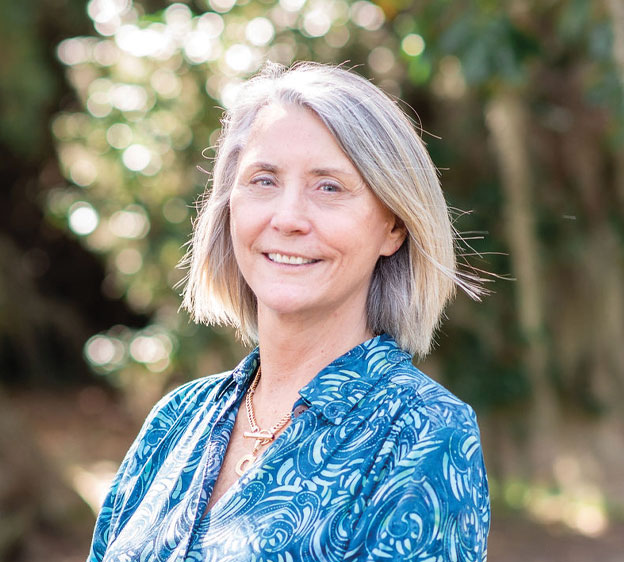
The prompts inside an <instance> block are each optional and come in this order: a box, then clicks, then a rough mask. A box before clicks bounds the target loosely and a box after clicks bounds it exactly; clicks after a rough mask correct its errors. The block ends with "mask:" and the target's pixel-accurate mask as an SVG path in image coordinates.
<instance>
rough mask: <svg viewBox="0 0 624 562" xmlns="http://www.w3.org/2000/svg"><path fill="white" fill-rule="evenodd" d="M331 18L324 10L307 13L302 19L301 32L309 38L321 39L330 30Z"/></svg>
mask: <svg viewBox="0 0 624 562" xmlns="http://www.w3.org/2000/svg"><path fill="white" fill-rule="evenodd" d="M331 23H332V20H331V17H330V16H329V14H328V13H327V10H325V9H320V8H319V9H316V10H312V11H310V12H308V13H307V14H306V15H305V16H304V18H303V30H304V31H305V32H306V33H307V34H308V35H310V36H311V37H322V36H323V35H325V34H326V33H327V32H328V31H329V30H330V28H331Z"/></svg>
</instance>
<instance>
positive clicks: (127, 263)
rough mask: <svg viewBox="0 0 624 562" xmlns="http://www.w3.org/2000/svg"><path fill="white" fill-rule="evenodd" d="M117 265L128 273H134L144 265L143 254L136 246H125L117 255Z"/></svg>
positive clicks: (123, 271) (120, 269) (122, 271)
mask: <svg viewBox="0 0 624 562" xmlns="http://www.w3.org/2000/svg"><path fill="white" fill-rule="evenodd" d="M115 267H116V268H117V269H118V270H119V271H121V273H124V274H126V275H133V274H135V273H136V272H137V271H139V270H140V269H141V267H143V256H142V255H141V252H139V251H138V250H136V249H135V248H124V249H123V250H121V252H119V253H118V254H117V256H116V257H115Z"/></svg>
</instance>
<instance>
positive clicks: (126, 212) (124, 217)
mask: <svg viewBox="0 0 624 562" xmlns="http://www.w3.org/2000/svg"><path fill="white" fill-rule="evenodd" d="M108 227H109V228H110V230H111V232H112V233H113V234H114V235H115V236H119V237H120V238H130V239H137V238H144V237H145V236H146V235H147V233H148V232H149V229H150V223H149V219H148V218H147V213H146V212H145V209H144V208H143V207H141V206H140V205H129V206H128V207H126V208H125V209H123V210H122V211H117V212H115V213H113V215H112V216H111V217H110V219H108Z"/></svg>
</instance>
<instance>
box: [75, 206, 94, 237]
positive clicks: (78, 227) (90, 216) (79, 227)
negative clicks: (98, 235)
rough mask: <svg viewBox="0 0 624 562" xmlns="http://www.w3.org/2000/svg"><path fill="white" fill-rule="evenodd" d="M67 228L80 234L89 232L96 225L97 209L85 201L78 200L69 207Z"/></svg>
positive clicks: (83, 234)
mask: <svg viewBox="0 0 624 562" xmlns="http://www.w3.org/2000/svg"><path fill="white" fill-rule="evenodd" d="M68 215H69V228H70V229H71V230H72V231H73V232H75V233H76V234H78V235H80V236H86V235H87V234H91V233H92V232H93V231H94V230H95V229H96V228H97V226H98V224H99V222H100V218H99V216H98V214H97V211H96V210H95V209H94V208H93V206H91V205H90V204H89V203H87V202H86V201H78V202H76V203H74V204H73V205H72V206H71V207H70V208H69V213H68Z"/></svg>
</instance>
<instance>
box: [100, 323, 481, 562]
mask: <svg viewBox="0 0 624 562" xmlns="http://www.w3.org/2000/svg"><path fill="white" fill-rule="evenodd" d="M258 360H259V354H258V350H255V351H254V352H252V353H251V354H250V355H249V356H248V357H247V358H245V359H244V360H243V361H242V362H241V364H240V365H239V366H238V367H237V368H236V369H235V370H234V371H232V372H229V373H224V374H221V375H214V376H210V377H205V378H203V379H199V380H197V381H193V382H191V383H188V384H186V385H184V386H182V387H180V388H178V389H177V390H175V391H173V392H172V393H170V394H169V395H168V396H166V397H165V398H163V399H162V400H161V401H160V402H159V403H158V404H157V405H156V406H155V407H154V409H153V411H152V413H151V414H150V415H149V417H148V418H147V420H146V422H145V424H144V426H143V429H142V430H141V432H140V434H139V436H138V437H137V439H136V441H135V442H134V444H133V445H132V447H131V448H130V450H129V451H128V454H127V455H126V458H125V459H124V461H123V463H122V465H121V467H120V469H119V472H118V474H117V476H116V477H115V480H114V482H113V485H112V487H111V490H110V492H109V495H108V497H107V498H106V501H105V503H104V506H103V507H102V510H101V513H100V515H99V518H98V522H97V524H96V529H95V535H94V539H93V544H92V548H91V552H90V555H89V559H88V560H89V562H95V561H98V562H99V561H106V562H113V561H115V562H120V561H127V562H131V561H132V562H139V561H140V562H143V561H147V560H150V561H151V560H158V561H163V562H164V561H169V562H173V561H182V560H187V561H214V562H243V561H245V562H299V561H301V562H307V561H310V562H312V561H314V562H333V561H350V562H363V561H386V560H410V561H420V562H425V561H428V562H448V561H458V562H459V561H461V562H483V561H484V560H485V558H486V545H487V534H488V529H489V522H490V511H489V497H488V487H487V478H486V474H485V468H484V464H483V458H482V454H481V446H480V441H479V430H478V426H477V423H476V419H475V416H474V413H473V412H472V410H471V409H470V407H469V406H467V405H465V404H464V403H463V402H461V401H460V400H458V399H457V398H456V397H454V396H453V395H452V394H450V393H449V392H448V391H447V390H446V389H444V388H443V387H442V386H440V385H439V384H437V383H435V382H433V381H432V380H431V379H429V378H428V377H427V376H426V375H424V374H423V373H421V372H420V371H419V370H418V369H416V368H415V367H413V366H412V364H411V361H410V357H409V355H408V354H407V353H404V352H403V351H401V350H400V349H399V348H398V347H397V345H396V343H395V342H394V340H393V339H392V338H390V337H389V336H387V335H381V336H378V337H376V338H373V339H372V340H369V341H367V342H365V343H363V344H361V345H359V346H357V347H355V348H353V349H352V350H351V351H350V352H348V353H346V354H345V355H343V356H342V357H340V358H339V359H337V360H335V361H334V362H332V363H331V364H330V365H328V366H327V367H326V368H325V369H323V370H322V371H321V372H320V373H319V374H318V375H317V376H316V377H315V378H314V379H313V380H312V381H311V382H310V383H309V384H308V385H307V386H306V387H304V388H303V389H302V390H301V392H300V394H301V398H300V400H299V401H298V402H297V403H296V404H295V405H294V406H293V411H294V409H295V407H296V406H299V405H301V404H305V405H306V406H308V407H309V409H307V410H306V411H304V412H303V413H302V414H301V415H299V416H298V417H296V418H295V417H294V415H293V421H292V423H291V424H290V425H289V426H288V428H287V429H286V430H285V431H284V432H283V433H282V434H281V435H280V436H279V437H278V439H277V440H276V441H275V442H274V443H273V444H272V445H271V446H270V447H269V448H268V449H267V451H266V452H265V454H264V455H263V456H262V457H261V459H260V460H259V461H258V462H257V463H256V464H255V465H254V466H253V467H252V468H251V469H250V470H249V471H248V472H247V473H245V475H244V476H242V477H241V478H240V479H239V480H238V481H237V482H236V483H235V484H234V485H233V486H232V488H230V490H228V492H226V494H225V495H224V496H222V497H221V498H220V499H219V501H218V502H217V503H216V504H215V505H214V506H213V507H212V509H211V510H210V512H208V513H205V512H206V505H207V503H208V500H209V497H210V493H211V491H212V488H213V486H214V483H215V480H216V477H217V475H218V473H219V468H220V466H221V463H222V461H223V457H224V455H225V451H226V448H227V444H228V440H229V436H230V433H231V431H232V427H233V425H234V421H235V418H236V413H237V411H238V407H239V405H240V403H241V399H242V397H243V396H244V393H245V391H246V389H247V387H248V386H249V383H250V380H251V376H252V375H253V373H254V372H255V370H256V368H257V366H258Z"/></svg>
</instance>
